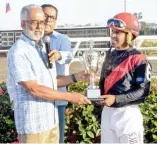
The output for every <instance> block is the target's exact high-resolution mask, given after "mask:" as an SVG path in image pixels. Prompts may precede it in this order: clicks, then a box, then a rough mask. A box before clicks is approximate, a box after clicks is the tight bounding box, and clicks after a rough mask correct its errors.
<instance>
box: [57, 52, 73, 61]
mask: <svg viewBox="0 0 158 144" xmlns="http://www.w3.org/2000/svg"><path fill="white" fill-rule="evenodd" d="M59 52H60V54H61V60H57V62H58V63H59V64H69V63H70V62H71V61H72V59H73V58H72V54H69V52H66V51H59Z"/></svg>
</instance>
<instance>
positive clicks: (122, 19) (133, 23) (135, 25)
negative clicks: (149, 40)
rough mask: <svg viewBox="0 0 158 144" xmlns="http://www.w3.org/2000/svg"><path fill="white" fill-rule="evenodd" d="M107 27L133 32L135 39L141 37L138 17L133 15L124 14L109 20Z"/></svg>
mask: <svg viewBox="0 0 158 144" xmlns="http://www.w3.org/2000/svg"><path fill="white" fill-rule="evenodd" d="M107 26H108V27H110V28H114V29H118V30H121V31H125V32H131V33H132V34H133V36H134V37H137V36H138V35H139V31H140V27H139V22H138V19H137V17H136V16H134V15H133V14H131V13H127V12H122V13H119V14H117V15H115V16H114V17H113V18H112V19H109V20H108V22H107Z"/></svg>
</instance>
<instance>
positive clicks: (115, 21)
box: [107, 19, 126, 29]
mask: <svg viewBox="0 0 158 144" xmlns="http://www.w3.org/2000/svg"><path fill="white" fill-rule="evenodd" d="M107 25H108V26H113V27H116V28H120V29H123V28H126V24H125V23H124V22H123V21H122V20H119V19H109V20H108V22H107Z"/></svg>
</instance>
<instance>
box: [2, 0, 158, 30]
mask: <svg viewBox="0 0 158 144" xmlns="http://www.w3.org/2000/svg"><path fill="white" fill-rule="evenodd" d="M6 1H8V2H9V4H10V7H11V10H10V11H9V12H8V13H5V8H6ZM28 4H38V5H42V4H52V5H54V6H56V7H57V8H58V11H59V16H58V21H57V25H65V24H74V25H77V24H81V25H85V24H87V23H91V24H100V25H101V24H102V25H104V24H105V25H106V21H107V20H108V19H109V18H112V17H113V16H114V15H115V14H117V13H119V12H123V11H124V0H0V29H2V30H15V29H16V30H19V29H21V27H20V11H21V8H22V7H23V6H25V5H28ZM126 11H127V12H131V13H135V12H136V13H139V12H142V16H143V18H142V19H141V21H146V22H155V23H157V0H126Z"/></svg>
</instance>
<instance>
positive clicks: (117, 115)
mask: <svg viewBox="0 0 158 144" xmlns="http://www.w3.org/2000/svg"><path fill="white" fill-rule="evenodd" d="M143 131H144V128H143V117H142V114H141V112H140V109H139V107H138V105H131V106H125V107H121V108H112V107H107V106H104V108H103V111H102V118H101V143H124V144H142V143H143Z"/></svg>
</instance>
